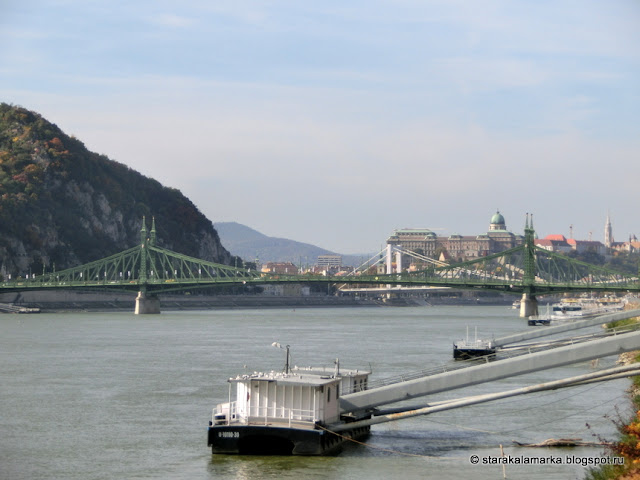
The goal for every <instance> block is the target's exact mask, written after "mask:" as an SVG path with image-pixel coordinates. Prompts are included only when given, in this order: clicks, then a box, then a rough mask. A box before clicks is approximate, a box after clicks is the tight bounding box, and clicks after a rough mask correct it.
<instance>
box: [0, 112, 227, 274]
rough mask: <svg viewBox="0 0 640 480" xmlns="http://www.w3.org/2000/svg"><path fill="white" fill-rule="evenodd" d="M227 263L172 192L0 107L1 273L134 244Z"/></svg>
mask: <svg viewBox="0 0 640 480" xmlns="http://www.w3.org/2000/svg"><path fill="white" fill-rule="evenodd" d="M143 216H146V217H147V222H148V223H150V221H151V217H152V216H154V217H155V219H156V227H157V232H158V243H159V245H161V246H163V247H166V248H169V249H172V250H175V251H178V252H181V253H185V254H187V255H192V256H196V257H199V258H203V259H206V260H210V261H215V262H219V263H227V264H229V263H232V259H231V256H230V254H229V253H228V252H227V251H226V250H225V249H224V248H223V247H222V245H221V244H220V241H219V238H218V234H217V232H216V231H215V229H214V228H213V224H212V223H211V221H210V220H208V219H207V218H206V217H205V216H204V215H203V214H202V213H200V212H199V211H198V209H197V208H196V207H195V206H194V205H193V203H192V202H191V201H190V200H189V199H188V198H186V197H185V196H184V195H183V194H182V193H180V192H179V191H178V190H176V189H172V188H167V187H164V186H162V185H161V184H160V183H159V182H157V181H156V180H153V179H151V178H148V177H145V176H143V175H141V174H140V173H138V172H136V171H134V170H132V169H130V168H129V167H127V166H126V165H123V164H121V163H118V162H115V161H113V160H110V159H109V158H107V157H106V156H104V155H99V154H96V153H93V152H90V151H89V150H87V148H86V147H85V146H84V144H83V143H82V142H81V141H79V140H78V139H76V138H74V137H72V136H68V135H66V134H65V133H64V132H62V130H60V129H59V128H58V127H57V126H56V125H54V124H53V123H50V122H49V121H47V120H45V119H44V118H42V116H40V115H38V114H37V113H34V112H31V111H29V110H26V109H24V108H21V107H17V106H13V105H8V104H6V103H0V262H1V264H0V274H2V275H7V274H25V273H29V272H30V271H33V273H41V272H42V269H43V268H46V269H47V270H50V269H52V268H54V267H55V268H56V269H58V270H60V269H63V268H67V267H70V266H74V265H78V264H82V263H86V262H89V261H92V260H96V259H99V258H103V257H105V256H107V255H110V254H113V253H116V252H119V251H121V250H124V249H126V248H130V247H132V246H134V245H136V244H137V243H138V242H139V239H140V233H139V232H140V228H141V225H142V217H143Z"/></svg>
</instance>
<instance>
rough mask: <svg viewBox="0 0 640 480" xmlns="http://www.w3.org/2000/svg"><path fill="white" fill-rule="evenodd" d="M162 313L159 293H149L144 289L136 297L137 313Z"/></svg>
mask: <svg viewBox="0 0 640 480" xmlns="http://www.w3.org/2000/svg"><path fill="white" fill-rule="evenodd" d="M150 313H160V299H159V298H158V296H157V295H149V296H147V294H146V293H145V292H143V291H140V292H138V296H137V297H136V310H135V314H136V315H143V314H150Z"/></svg>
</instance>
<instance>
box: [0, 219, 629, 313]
mask: <svg viewBox="0 0 640 480" xmlns="http://www.w3.org/2000/svg"><path fill="white" fill-rule="evenodd" d="M534 239H535V232H534V229H533V224H532V222H531V223H530V221H529V218H528V217H527V222H526V226H525V241H524V243H523V245H520V246H518V247H515V248H511V249H509V250H505V251H503V252H500V253H496V254H493V255H488V256H485V257H481V258H478V259H475V260H471V261H467V262H463V263H457V264H452V265H448V264H447V265H445V264H440V265H433V264H432V265H428V266H425V268H424V269H423V270H420V271H414V272H400V273H391V274H371V273H368V272H366V271H365V272H358V273H356V274H353V275H349V276H332V275H328V276H320V275H310V274H302V275H282V274H271V273H264V272H259V271H255V270H250V269H246V268H234V267H231V266H228V265H221V264H217V263H213V262H208V261H205V260H201V259H198V258H193V257H190V256H187V255H182V254H180V253H176V252H173V251H171V250H167V249H165V248H161V247H159V246H158V245H157V244H156V229H155V221H153V222H152V227H151V230H150V231H147V229H146V226H145V222H144V220H143V226H142V230H141V242H140V244H139V245H136V246H135V247H133V248H130V249H128V250H124V251H123V252H120V253H117V254H115V255H111V256H108V257H106V258H102V259H100V260H96V261H93V262H90V263H87V264H84V265H79V266H77V267H73V268H69V269H66V270H61V271H50V272H46V271H44V272H43V273H42V274H40V275H35V274H34V275H29V276H28V277H27V278H13V279H12V278H8V279H5V280H4V281H3V282H2V283H1V284H0V292H21V291H29V290H51V289H60V290H71V289H82V290H89V289H99V290H103V291H104V290H119V291H122V290H130V291H137V292H140V294H139V298H141V296H142V297H145V296H151V297H156V296H157V295H158V294H160V293H166V292H175V291H184V290H193V289H197V288H211V287H216V286H230V285H248V286H250V285H256V286H258V285H266V284H282V283H296V284H325V285H326V284H338V285H357V286H372V285H375V286H389V287H391V286H437V287H451V288H460V289H482V290H494V291H500V292H506V293H513V294H521V295H523V299H525V298H526V299H532V300H533V301H534V302H535V296H536V295H544V294H552V293H561V292H612V293H613V292H619V293H622V292H624V293H626V292H640V279H639V276H638V275H629V274H625V273H620V272H615V271H612V270H610V269H607V268H603V267H600V266H596V265H590V264H588V263H584V262H580V261H577V260H574V259H571V258H569V257H567V256H565V255H561V254H558V253H554V252H550V251H547V250H545V249H543V248H540V247H537V246H536V245H535V244H534ZM158 311H159V307H158ZM140 313H144V312H140ZM530 314H532V313H529V315H530Z"/></svg>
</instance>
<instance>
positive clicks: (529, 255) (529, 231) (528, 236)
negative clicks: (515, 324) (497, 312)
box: [520, 213, 538, 318]
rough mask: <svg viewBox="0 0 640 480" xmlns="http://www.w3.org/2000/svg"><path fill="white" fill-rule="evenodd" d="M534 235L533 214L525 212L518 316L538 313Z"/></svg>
mask: <svg viewBox="0 0 640 480" xmlns="http://www.w3.org/2000/svg"><path fill="white" fill-rule="evenodd" d="M535 236H536V232H535V230H534V228H533V214H529V213H527V220H526V223H525V227H524V278H523V284H524V293H523V294H522V300H521V301H520V317H523V318H525V317H530V316H531V315H537V314H538V300H537V299H536V297H535V285H534V284H535V280H536V254H535Z"/></svg>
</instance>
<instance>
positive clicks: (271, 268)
mask: <svg viewBox="0 0 640 480" xmlns="http://www.w3.org/2000/svg"><path fill="white" fill-rule="evenodd" d="M261 271H262V272H264V273H279V274H285V275H297V274H298V267H296V266H295V265H294V264H293V263H291V262H267V263H265V264H264V265H263V266H262V269H261Z"/></svg>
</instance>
